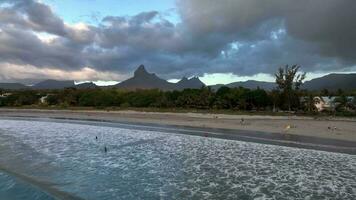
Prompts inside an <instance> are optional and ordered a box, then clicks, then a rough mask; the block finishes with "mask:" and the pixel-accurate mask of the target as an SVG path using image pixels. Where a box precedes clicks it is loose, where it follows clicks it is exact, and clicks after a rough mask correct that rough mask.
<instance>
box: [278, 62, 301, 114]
mask: <svg viewBox="0 0 356 200" xmlns="http://www.w3.org/2000/svg"><path fill="white" fill-rule="evenodd" d="M299 69H300V66H298V65H293V66H292V67H289V66H288V65H286V66H285V67H284V68H283V67H281V68H279V70H278V72H277V73H276V74H275V76H276V83H277V85H278V89H279V90H281V94H282V97H283V102H284V104H285V105H286V106H287V108H288V110H289V111H291V110H292V106H293V104H294V105H295V104H297V105H298V104H299V95H298V91H299V89H300V87H301V85H302V83H303V80H304V79H305V76H306V74H305V73H298V71H299Z"/></svg>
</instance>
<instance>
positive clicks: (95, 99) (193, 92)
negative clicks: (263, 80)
mask: <svg viewBox="0 0 356 200" xmlns="http://www.w3.org/2000/svg"><path fill="white" fill-rule="evenodd" d="M299 69H300V67H299V66H297V65H294V66H291V67H289V66H285V67H283V68H280V69H279V70H278V71H277V73H276V74H275V77H276V83H277V85H278V87H277V88H276V89H274V90H272V91H266V90H263V89H261V88H256V89H247V88H242V87H239V88H229V87H225V86H223V87H220V88H219V89H217V90H216V91H214V90H212V89H211V88H210V87H202V88H200V89H185V90H182V91H161V90H158V89H151V90H135V91H125V90H119V89H115V88H105V89H103V88H97V89H76V88H66V89H63V90H46V91H35V90H25V91H12V92H11V95H9V96H7V97H2V98H0V106H8V107H13V106H26V105H42V106H54V107H56V106H60V107H77V106H80V107H95V108H107V107H123V108H127V107H137V108H142V107H151V108H184V109H217V110H242V111H277V110H284V111H291V112H292V111H294V112H295V111H299V112H308V113H314V112H316V111H317V110H316V107H315V103H317V101H318V100H317V98H315V97H316V96H333V95H337V96H338V97H337V98H336V99H335V101H336V102H338V103H337V105H338V107H337V111H340V112H349V113H355V108H356V106H355V105H356V98H353V99H350V98H348V97H349V96H355V94H356V93H355V92H354V93H353V92H350V93H346V92H344V91H342V90H339V91H337V92H329V91H327V90H323V91H319V92H310V91H305V90H301V85H302V83H303V80H304V79H305V73H300V72H299ZM44 96H45V97H46V98H45V101H44V102H41V101H40V98H41V97H44Z"/></svg>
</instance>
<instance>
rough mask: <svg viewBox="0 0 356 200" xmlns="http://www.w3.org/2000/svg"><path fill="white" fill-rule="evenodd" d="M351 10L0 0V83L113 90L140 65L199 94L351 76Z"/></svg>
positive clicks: (210, 1)
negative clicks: (199, 87)
mask: <svg viewBox="0 0 356 200" xmlns="http://www.w3.org/2000/svg"><path fill="white" fill-rule="evenodd" d="M355 10H356V1H354V0H299V1H295V0H264V1H260V0H220V1H215V0H150V1H147V0H120V1H117V0H76V1H72V0H0V82H22V83H26V84H30V83H33V82H36V81H38V80H40V79H41V80H43V79H66V80H75V81H77V82H82V81H97V82H98V83H101V84H106V83H116V82H120V81H123V80H125V79H127V78H129V77H131V76H132V74H133V71H134V70H135V69H136V68H137V67H138V66H139V65H140V64H143V65H145V66H146V69H147V70H148V71H150V72H154V73H156V74H157V75H159V76H160V77H162V78H165V79H167V80H170V81H173V82H174V81H177V80H179V79H180V78H182V77H183V76H185V77H192V76H198V77H199V78H200V79H201V80H202V81H203V82H204V83H206V84H208V85H212V84H219V83H230V82H234V81H244V80H249V79H252V80H261V81H273V80H274V76H273V74H274V73H275V72H276V70H277V69H278V67H281V66H284V65H287V64H289V65H293V64H298V65H300V66H301V69H302V70H303V71H304V72H307V79H312V78H315V77H319V76H322V75H325V74H328V73H350V72H355V71H356V54H355V52H356V12H355Z"/></svg>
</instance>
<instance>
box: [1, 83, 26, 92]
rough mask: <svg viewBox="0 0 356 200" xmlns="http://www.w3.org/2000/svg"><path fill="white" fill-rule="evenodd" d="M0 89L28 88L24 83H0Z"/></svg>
mask: <svg viewBox="0 0 356 200" xmlns="http://www.w3.org/2000/svg"><path fill="white" fill-rule="evenodd" d="M0 89H4V90H24V89H28V87H27V86H26V85H23V84H21V83H0Z"/></svg>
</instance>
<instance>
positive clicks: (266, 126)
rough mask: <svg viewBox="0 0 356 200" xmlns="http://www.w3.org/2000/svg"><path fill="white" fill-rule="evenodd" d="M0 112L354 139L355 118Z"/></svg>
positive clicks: (4, 112) (4, 113)
mask: <svg viewBox="0 0 356 200" xmlns="http://www.w3.org/2000/svg"><path fill="white" fill-rule="evenodd" d="M0 116H2V117H30V118H31V117H36V118H62V119H77V120H78V119H80V120H98V121H110V122H129V123H150V124H159V125H173V126H182V127H192V128H207V129H209V128H210V129H226V130H241V131H256V132H265V133H275V134H281V135H291V136H293V135H295V136H308V137H314V138H322V139H330V140H340V141H348V142H356V131H355V130H356V119H355V118H337V117H336V118H335V117H333V118H332V117H323V118H315V117H305V116H264V115H228V114H206V113H166V112H164V113H163V112H139V111H131V110H126V111H105V110H45V109H0Z"/></svg>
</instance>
